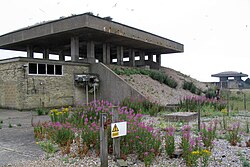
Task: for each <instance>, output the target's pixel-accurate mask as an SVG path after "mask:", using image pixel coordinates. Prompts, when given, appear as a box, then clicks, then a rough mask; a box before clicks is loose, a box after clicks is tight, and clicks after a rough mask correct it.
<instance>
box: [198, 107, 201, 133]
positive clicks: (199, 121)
mask: <svg viewBox="0 0 250 167" xmlns="http://www.w3.org/2000/svg"><path fill="white" fill-rule="evenodd" d="M198 131H199V132H200V131H201V109H200V105H199V104H198Z"/></svg>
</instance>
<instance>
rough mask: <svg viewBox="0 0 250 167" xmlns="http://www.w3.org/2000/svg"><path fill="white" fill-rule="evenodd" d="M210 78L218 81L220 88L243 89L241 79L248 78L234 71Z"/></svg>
mask: <svg viewBox="0 0 250 167" xmlns="http://www.w3.org/2000/svg"><path fill="white" fill-rule="evenodd" d="M211 76H212V77H218V78H219V79H220V81H219V83H218V86H219V87H220V88H243V87H244V85H245V84H244V81H243V80H242V77H248V75H247V74H243V73H242V72H236V71H225V72H221V73H218V74H213V75H211Z"/></svg>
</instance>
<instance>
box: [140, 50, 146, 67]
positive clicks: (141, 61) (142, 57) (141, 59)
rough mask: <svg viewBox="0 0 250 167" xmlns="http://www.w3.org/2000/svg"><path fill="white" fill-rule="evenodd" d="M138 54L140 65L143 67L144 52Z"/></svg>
mask: <svg viewBox="0 0 250 167" xmlns="http://www.w3.org/2000/svg"><path fill="white" fill-rule="evenodd" d="M139 54H140V65H142V66H144V65H145V52H144V51H139Z"/></svg>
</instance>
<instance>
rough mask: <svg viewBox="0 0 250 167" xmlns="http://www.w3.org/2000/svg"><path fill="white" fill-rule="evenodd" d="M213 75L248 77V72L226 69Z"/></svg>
mask: <svg viewBox="0 0 250 167" xmlns="http://www.w3.org/2000/svg"><path fill="white" fill-rule="evenodd" d="M211 76H212V77H247V76H248V75H247V74H243V73H242V72H236V71H225V72H221V73H218V74H213V75H211Z"/></svg>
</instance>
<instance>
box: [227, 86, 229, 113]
mask: <svg viewBox="0 0 250 167" xmlns="http://www.w3.org/2000/svg"><path fill="white" fill-rule="evenodd" d="M227 115H228V116H229V90H228V89H227Z"/></svg>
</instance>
